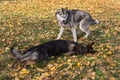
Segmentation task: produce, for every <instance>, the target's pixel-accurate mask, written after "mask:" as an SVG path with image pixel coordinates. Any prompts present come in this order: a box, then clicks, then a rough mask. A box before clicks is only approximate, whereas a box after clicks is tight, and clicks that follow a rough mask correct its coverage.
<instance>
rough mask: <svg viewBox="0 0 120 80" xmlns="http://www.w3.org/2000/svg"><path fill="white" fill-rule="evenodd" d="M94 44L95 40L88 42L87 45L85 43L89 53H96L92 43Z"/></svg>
mask: <svg viewBox="0 0 120 80" xmlns="http://www.w3.org/2000/svg"><path fill="white" fill-rule="evenodd" d="M94 44H95V42H91V43H89V44H88V45H87V52H88V53H91V54H94V53H96V52H97V51H95V50H94V49H93V47H92V46H93V45H94Z"/></svg>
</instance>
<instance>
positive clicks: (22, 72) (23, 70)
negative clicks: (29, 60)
mask: <svg viewBox="0 0 120 80" xmlns="http://www.w3.org/2000/svg"><path fill="white" fill-rule="evenodd" d="M28 73H29V70H28V69H22V70H21V71H20V74H21V75H23V74H28Z"/></svg>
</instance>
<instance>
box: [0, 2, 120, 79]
mask: <svg viewBox="0 0 120 80" xmlns="http://www.w3.org/2000/svg"><path fill="white" fill-rule="evenodd" d="M60 7H68V8H69V9H81V10H84V11H87V12H89V13H90V14H91V15H92V16H93V18H94V19H98V20H99V21H100V24H98V25H94V26H91V27H90V30H91V34H90V36H89V38H88V39H84V40H83V39H82V38H81V37H80V38H79V42H82V43H84V44H87V43H89V42H90V41H95V45H94V48H95V49H96V50H97V51H98V53H97V54H94V55H90V54H88V55H73V56H65V55H62V56H58V57H51V58H49V59H46V60H44V61H42V62H41V63H38V64H36V65H33V66H32V65H31V66H28V68H27V69H20V66H18V67H17V69H15V70H13V69H12V68H11V66H12V64H13V62H14V59H13V57H12V56H11V54H10V51H9V49H10V47H11V46H12V45H13V44H17V46H19V48H20V49H21V50H22V51H24V50H26V49H28V48H29V47H31V46H34V45H38V44H42V43H45V42H47V41H50V40H53V39H55V38H56V37H57V34H58V32H59V26H58V24H57V21H56V18H55V11H56V9H57V8H60ZM83 35H84V34H82V36H83ZM62 39H69V40H73V38H72V35H71V33H70V31H69V30H67V31H66V32H65V34H64V35H63V36H62ZM0 79H1V80H120V0H0Z"/></svg>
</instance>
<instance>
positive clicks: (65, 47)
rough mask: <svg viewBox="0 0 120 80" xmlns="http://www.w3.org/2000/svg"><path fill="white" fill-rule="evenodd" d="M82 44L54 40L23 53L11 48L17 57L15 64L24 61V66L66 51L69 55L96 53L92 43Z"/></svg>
mask: <svg viewBox="0 0 120 80" xmlns="http://www.w3.org/2000/svg"><path fill="white" fill-rule="evenodd" d="M93 44H94V43H93V42H92V43H90V44H88V45H82V44H79V43H76V42H73V41H67V40H53V41H50V42H47V43H44V44H42V45H38V46H35V47H32V48H30V49H28V50H26V51H25V52H24V53H23V54H21V53H20V51H19V50H17V49H16V48H15V47H13V48H11V49H10V50H11V52H12V54H13V56H14V58H15V59H16V61H15V62H14V64H13V66H15V65H17V64H16V63H18V62H20V63H23V64H24V66H26V65H30V64H35V63H36V62H40V61H41V60H43V59H45V58H47V57H50V56H56V55H60V54H62V53H66V54H67V55H72V54H86V53H91V54H94V53H95V52H96V51H94V50H93V48H92V45H93Z"/></svg>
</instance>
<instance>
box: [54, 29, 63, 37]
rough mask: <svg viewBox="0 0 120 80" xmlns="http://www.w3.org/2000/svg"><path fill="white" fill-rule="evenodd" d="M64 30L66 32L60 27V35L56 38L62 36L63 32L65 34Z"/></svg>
mask: <svg viewBox="0 0 120 80" xmlns="http://www.w3.org/2000/svg"><path fill="white" fill-rule="evenodd" d="M63 32H64V28H63V27H61V28H60V32H59V35H58V37H57V38H56V39H60V38H61V36H62V34H63Z"/></svg>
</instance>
